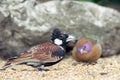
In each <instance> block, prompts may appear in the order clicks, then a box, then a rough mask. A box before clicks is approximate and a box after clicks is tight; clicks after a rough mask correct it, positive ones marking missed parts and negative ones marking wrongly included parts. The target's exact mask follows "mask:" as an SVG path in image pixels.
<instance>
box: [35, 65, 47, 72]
mask: <svg viewBox="0 0 120 80" xmlns="http://www.w3.org/2000/svg"><path fill="white" fill-rule="evenodd" d="M37 69H38V71H49V69H45V68H44V65H42V66H40V67H37Z"/></svg>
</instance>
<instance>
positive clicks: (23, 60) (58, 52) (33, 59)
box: [0, 28, 75, 71]
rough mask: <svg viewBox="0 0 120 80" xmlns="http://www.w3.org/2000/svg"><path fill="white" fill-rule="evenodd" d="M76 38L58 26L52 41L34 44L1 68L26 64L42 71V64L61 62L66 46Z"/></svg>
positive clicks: (52, 35) (50, 64)
mask: <svg viewBox="0 0 120 80" xmlns="http://www.w3.org/2000/svg"><path fill="white" fill-rule="evenodd" d="M74 40H75V37H74V36H72V35H68V34H66V33H63V32H61V31H60V29H58V28H57V29H54V30H53V32H52V34H51V40H50V41H48V42H44V43H41V44H38V45H36V46H33V47H31V48H30V49H29V50H27V51H26V52H24V53H22V54H21V55H20V56H15V57H12V58H9V59H8V60H7V62H6V63H5V65H4V66H3V67H1V68H0V70H4V69H6V68H8V67H10V66H14V65H20V64H25V65H28V66H32V67H35V68H37V69H38V70H40V71H41V70H42V69H41V66H44V67H46V66H52V65H54V64H56V63H58V62H60V61H61V60H62V59H63V58H64V56H65V54H66V51H65V47H66V46H67V44H68V43H69V42H70V41H74Z"/></svg>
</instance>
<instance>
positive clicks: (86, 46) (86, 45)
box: [77, 42, 91, 55]
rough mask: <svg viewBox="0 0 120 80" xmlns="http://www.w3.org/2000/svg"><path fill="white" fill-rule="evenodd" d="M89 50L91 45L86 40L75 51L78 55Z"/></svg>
mask: <svg viewBox="0 0 120 80" xmlns="http://www.w3.org/2000/svg"><path fill="white" fill-rule="evenodd" d="M90 51H91V45H90V44H89V43H88V42H86V43H84V44H83V45H81V46H80V47H79V48H77V52H78V54H80V55H82V54H86V53H89V52H90Z"/></svg>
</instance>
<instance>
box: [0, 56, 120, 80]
mask: <svg viewBox="0 0 120 80" xmlns="http://www.w3.org/2000/svg"><path fill="white" fill-rule="evenodd" d="M4 63H5V61H0V66H2V65H3V64H4ZM46 68H47V69H50V71H37V70H35V69H34V68H32V67H30V66H26V65H17V66H12V67H9V68H7V69H6V70H3V71H0V80H111V79H112V80H120V55H119V56H112V57H109V58H100V59H99V60H98V61H97V63H96V64H87V63H83V62H79V63H78V62H76V61H75V60H74V59H73V58H72V57H70V56H66V57H65V59H63V60H62V61H61V62H60V63H58V64H56V65H53V66H50V67H46Z"/></svg>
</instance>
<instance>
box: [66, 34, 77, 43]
mask: <svg viewBox="0 0 120 80" xmlns="http://www.w3.org/2000/svg"><path fill="white" fill-rule="evenodd" d="M69 41H75V37H74V36H72V35H69V36H68V38H67V42H69Z"/></svg>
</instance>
